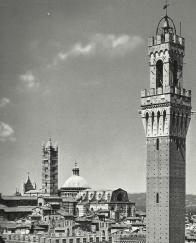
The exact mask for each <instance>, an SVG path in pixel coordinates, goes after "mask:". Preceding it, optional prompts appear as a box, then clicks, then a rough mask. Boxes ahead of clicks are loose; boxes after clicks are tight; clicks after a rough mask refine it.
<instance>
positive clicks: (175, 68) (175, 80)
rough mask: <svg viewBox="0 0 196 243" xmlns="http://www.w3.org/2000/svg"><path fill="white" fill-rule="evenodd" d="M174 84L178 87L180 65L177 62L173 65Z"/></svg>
mask: <svg viewBox="0 0 196 243" xmlns="http://www.w3.org/2000/svg"><path fill="white" fill-rule="evenodd" d="M173 84H174V86H176V87H177V86H178V63H177V61H176V60H175V61H174V63H173Z"/></svg>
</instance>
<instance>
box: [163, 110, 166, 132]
mask: <svg viewBox="0 0 196 243" xmlns="http://www.w3.org/2000/svg"><path fill="white" fill-rule="evenodd" d="M165 120H166V110H164V111H163V132H164V130H165Z"/></svg>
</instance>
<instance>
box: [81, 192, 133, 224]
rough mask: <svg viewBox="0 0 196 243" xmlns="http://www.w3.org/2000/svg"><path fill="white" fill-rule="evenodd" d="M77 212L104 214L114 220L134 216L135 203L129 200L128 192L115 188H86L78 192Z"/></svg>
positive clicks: (82, 213)
mask: <svg viewBox="0 0 196 243" xmlns="http://www.w3.org/2000/svg"><path fill="white" fill-rule="evenodd" d="M77 199H78V203H77V206H76V208H77V214H78V216H80V217H82V216H84V215H87V214H88V213H90V212H91V213H96V214H100V215H105V216H106V217H108V218H113V219H116V220H120V219H123V218H125V217H129V216H135V203H133V202H131V201H129V198H128V193H127V192H126V191H125V190H123V189H121V188H119V189H117V190H92V189H87V190H84V191H81V192H80V193H78V196H77Z"/></svg>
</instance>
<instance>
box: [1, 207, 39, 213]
mask: <svg viewBox="0 0 196 243" xmlns="http://www.w3.org/2000/svg"><path fill="white" fill-rule="evenodd" d="M33 208H34V206H18V207H6V208H5V209H4V211H5V212H31V211H32V209H33Z"/></svg>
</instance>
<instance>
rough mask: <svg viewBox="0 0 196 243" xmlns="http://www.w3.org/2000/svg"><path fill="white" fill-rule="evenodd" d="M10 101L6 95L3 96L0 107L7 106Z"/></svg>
mask: <svg viewBox="0 0 196 243" xmlns="http://www.w3.org/2000/svg"><path fill="white" fill-rule="evenodd" d="M9 103H10V100H9V99H8V98H6V97H3V98H2V99H0V108H2V107H5V106H6V105H7V104H9Z"/></svg>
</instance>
